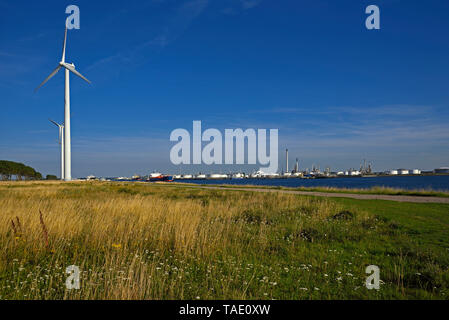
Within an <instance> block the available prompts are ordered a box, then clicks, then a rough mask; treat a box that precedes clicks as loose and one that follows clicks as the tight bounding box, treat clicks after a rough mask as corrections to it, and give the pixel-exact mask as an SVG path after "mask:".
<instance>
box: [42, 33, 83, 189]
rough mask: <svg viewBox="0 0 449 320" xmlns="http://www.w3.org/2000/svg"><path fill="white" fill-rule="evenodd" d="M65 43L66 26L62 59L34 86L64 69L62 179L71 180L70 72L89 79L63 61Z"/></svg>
mask: <svg viewBox="0 0 449 320" xmlns="http://www.w3.org/2000/svg"><path fill="white" fill-rule="evenodd" d="M66 44H67V26H66V28H65V34H64V45H63V47H62V59H61V62H59V65H58V66H57V67H56V69H55V70H54V71H53V72H52V73H51V74H50V75H49V76H48V77H47V79H45V80H44V81H43V82H42V83H41V84H40V85H39V87H37V88H36V91H37V90H39V88H40V87H42V86H43V85H44V84H45V83H46V82H47V81H48V80H50V79H51V78H53V77H54V76H55V75H56V74H57V73H58V71H59V69H61V68H64V69H65V96H64V101H65V109H64V112H65V117H64V118H65V121H64V126H65V130H64V180H65V181H71V180H72V155H71V152H72V144H71V141H70V72H73V73H74V74H76V75H77V76H78V77H80V78H81V79H83V80H85V81H86V82H88V83H90V81H89V80H87V79H86V78H85V77H84V76H83V75H82V74H81V73H79V72H78V71H76V69H75V65H74V64H73V63H72V64H68V63H66V62H65V48H66Z"/></svg>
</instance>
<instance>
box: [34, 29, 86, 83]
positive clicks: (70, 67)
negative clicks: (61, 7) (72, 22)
mask: <svg viewBox="0 0 449 320" xmlns="http://www.w3.org/2000/svg"><path fill="white" fill-rule="evenodd" d="M66 44H67V27H66V28H65V34H64V44H63V46H62V59H61V62H59V65H58V66H57V67H56V69H55V70H53V72H52V73H50V75H49V76H48V77H47V78H46V79H45V80H44V81H43V82H42V83H41V84H40V85H39V87H37V88H36V90H35V91H37V90H39V89H40V88H41V87H42V86H43V85H44V84H46V83H47V81H48V80H50V79H51V78H53V77H54V76H55V75H56V74H57V73H58V71H59V69H61V68H65V69H67V70H69V71H70V72H72V73H74V74H76V75H77V76H78V77H80V78H81V79H83V80H84V81H86V82H87V83H91V82H90V81H89V80H88V79H87V78H86V77H84V76H83V75H82V74H81V73H79V72H78V71H77V70H76V69H75V65H74V64H73V63H70V64H69V63H67V62H65V49H66Z"/></svg>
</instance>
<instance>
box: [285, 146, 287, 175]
mask: <svg viewBox="0 0 449 320" xmlns="http://www.w3.org/2000/svg"><path fill="white" fill-rule="evenodd" d="M286 153H287V155H286V164H285V167H286V168H287V170H286V171H285V172H288V149H287V150H286Z"/></svg>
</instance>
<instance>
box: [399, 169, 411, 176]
mask: <svg viewBox="0 0 449 320" xmlns="http://www.w3.org/2000/svg"><path fill="white" fill-rule="evenodd" d="M398 171H399V174H402V175H404V174H409V173H410V171H409V170H407V169H399V170H398Z"/></svg>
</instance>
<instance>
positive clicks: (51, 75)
mask: <svg viewBox="0 0 449 320" xmlns="http://www.w3.org/2000/svg"><path fill="white" fill-rule="evenodd" d="M59 69H61V66H57V67H56V69H55V70H53V72H52V73H51V74H50V75H49V76H48V77H47V79H45V80H44V81H43V82H42V83H41V84H40V85H39V87H37V88H36V89H35V90H34V91H35V92H36V91H37V90H39V89H40V88H41V87H42V86H43V85H44V84H46V83H47V81H48V80H50V79H51V78H53V77H54V75H55V74H57V73H58V71H59Z"/></svg>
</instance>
